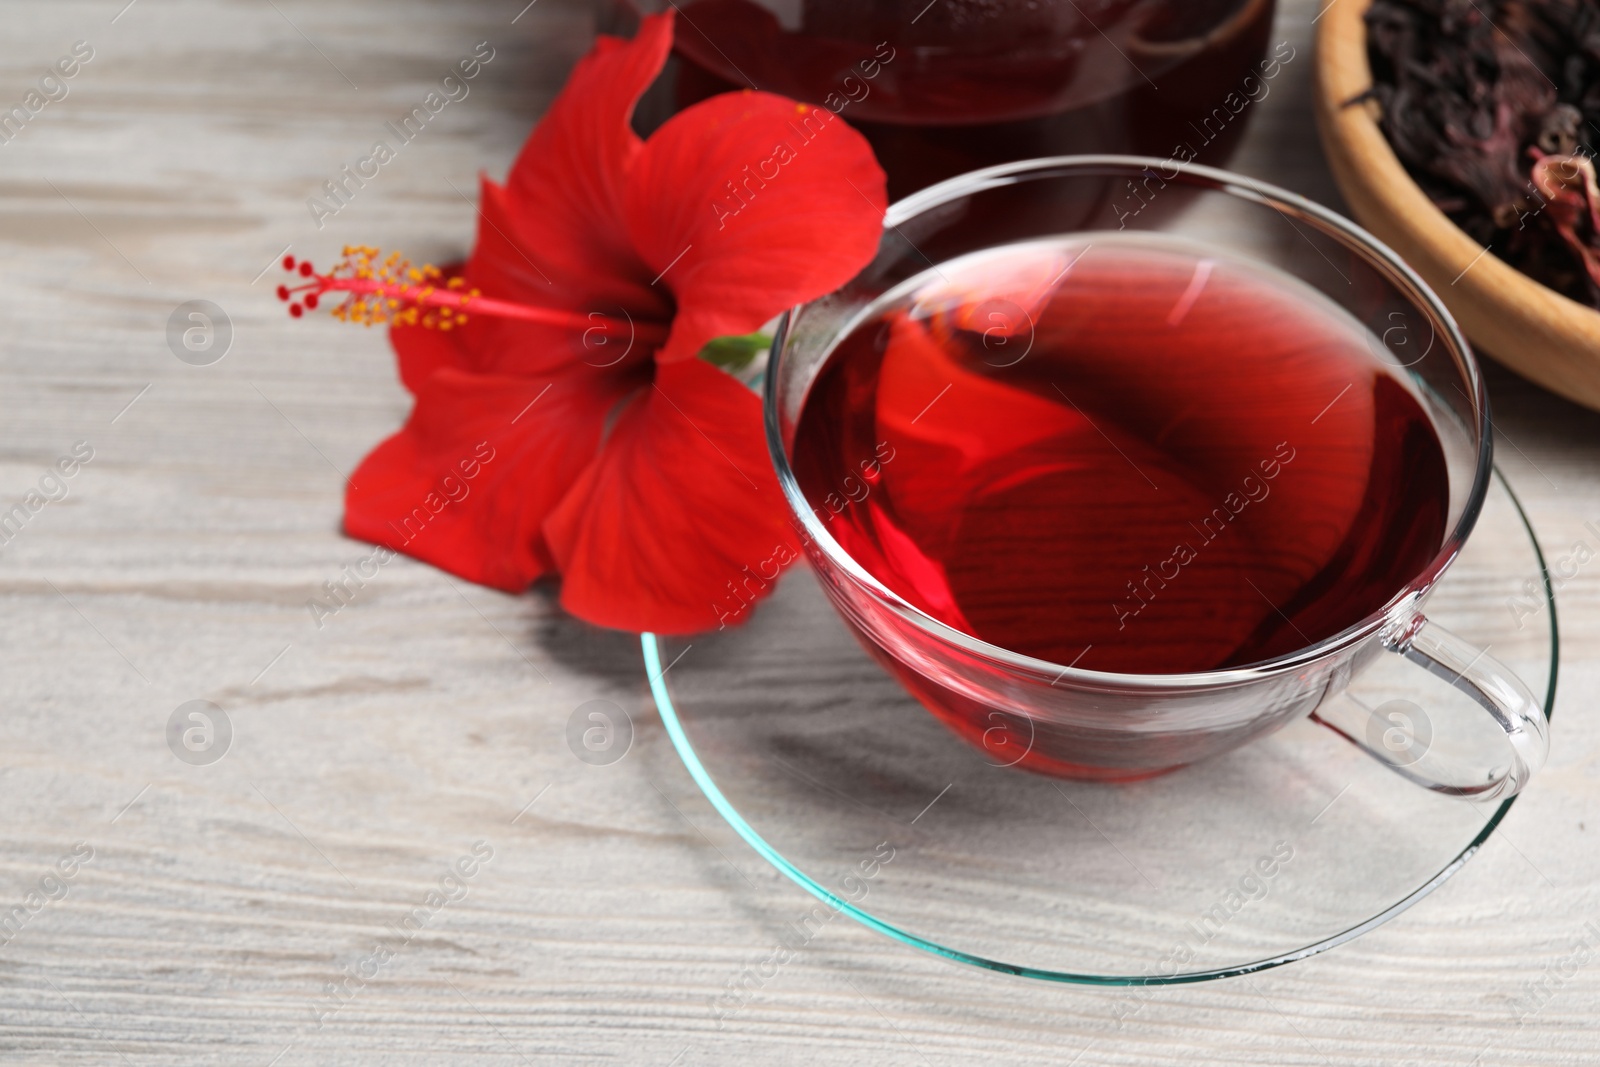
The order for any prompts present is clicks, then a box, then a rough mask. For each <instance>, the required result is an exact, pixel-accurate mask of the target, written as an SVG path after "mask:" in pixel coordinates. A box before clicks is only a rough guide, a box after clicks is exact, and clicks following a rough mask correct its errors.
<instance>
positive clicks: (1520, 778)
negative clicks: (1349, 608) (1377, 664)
mask: <svg viewBox="0 0 1600 1067" xmlns="http://www.w3.org/2000/svg"><path fill="white" fill-rule="evenodd" d="M1383 647H1384V648H1386V649H1387V650H1388V651H1390V652H1393V653H1396V654H1397V655H1400V656H1403V657H1405V658H1406V659H1407V660H1410V661H1411V662H1412V663H1415V664H1416V665H1417V666H1419V667H1421V668H1422V669H1423V670H1425V671H1427V672H1428V673H1429V674H1432V675H1434V676H1435V677H1438V678H1443V679H1444V680H1445V681H1446V682H1448V683H1449V684H1450V685H1452V686H1454V687H1455V688H1457V689H1459V690H1461V691H1462V692H1463V693H1465V694H1466V695H1467V696H1469V697H1471V698H1472V699H1473V700H1474V701H1475V702H1477V703H1478V705H1479V706H1481V707H1482V708H1483V709H1484V710H1485V711H1486V712H1488V713H1489V715H1490V717H1491V718H1493V719H1494V722H1495V725H1496V726H1498V727H1499V728H1500V730H1501V731H1502V732H1503V733H1504V735H1505V752H1506V758H1505V759H1504V760H1503V761H1501V764H1500V765H1499V766H1497V767H1493V768H1464V769H1462V772H1461V774H1460V775H1459V776H1452V777H1453V778H1455V780H1453V781H1451V780H1445V779H1444V778H1441V777H1439V776H1436V775H1434V774H1429V773H1425V772H1423V771H1421V770H1418V769H1417V767H1416V766H1415V764H1416V763H1417V761H1418V759H1420V754H1419V753H1417V752H1416V748H1417V747H1418V746H1417V737H1416V732H1415V729H1414V727H1415V725H1416V724H1414V723H1411V722H1405V721H1402V719H1403V718H1404V713H1403V712H1390V713H1388V715H1386V716H1380V715H1379V714H1378V711H1381V710H1382V709H1381V708H1380V709H1378V711H1372V712H1371V713H1370V714H1371V719H1370V721H1369V722H1368V724H1367V729H1365V730H1364V731H1359V732H1352V731H1351V730H1348V729H1345V728H1344V727H1342V726H1340V725H1339V724H1338V723H1336V722H1333V721H1332V720H1331V719H1329V718H1326V717H1324V716H1322V715H1320V714H1317V713H1313V715H1312V718H1314V719H1315V720H1316V721H1317V722H1319V723H1321V724H1322V725H1324V726H1326V727H1328V728H1329V729H1331V730H1332V731H1333V732H1334V733H1336V734H1338V735H1339V736H1341V737H1343V738H1344V739H1345V740H1346V741H1349V742H1350V743H1351V744H1353V745H1355V746H1356V747H1357V748H1359V749H1361V750H1362V751H1363V752H1365V753H1366V754H1367V755H1369V756H1371V757H1372V758H1373V759H1375V760H1377V761H1378V762H1379V763H1382V764H1383V765H1384V766H1386V767H1388V768H1389V769H1390V770H1392V771H1394V772H1395V773H1396V774H1399V775H1400V776H1401V777H1403V778H1406V779H1408V780H1409V781H1412V782H1415V783H1417V784H1418V785H1420V786H1422V787H1423V788H1425V789H1431V790H1433V791H1434V792H1436V793H1443V794H1446V795H1448V796H1458V797H1470V798H1472V799H1474V800H1497V799H1499V798H1501V797H1509V796H1514V795H1515V794H1516V793H1517V792H1518V791H1519V790H1521V789H1522V788H1523V787H1524V786H1526V785H1527V784H1528V780H1529V779H1530V778H1532V777H1533V775H1534V774H1535V773H1536V772H1537V771H1538V770H1539V769H1540V768H1541V767H1543V766H1544V761H1545V757H1546V756H1547V755H1548V754H1549V752H1550V734H1549V726H1548V723H1547V720H1546V719H1545V715H1544V709H1543V707H1542V706H1541V705H1540V703H1539V701H1538V699H1537V698H1536V697H1534V695H1533V692H1532V691H1531V690H1529V688H1528V687H1527V685H1526V684H1525V683H1524V682H1523V681H1522V679H1520V678H1518V677H1517V676H1516V675H1515V674H1513V673H1512V672H1511V670H1510V668H1508V667H1506V666H1505V664H1503V663H1501V662H1500V661H1499V660H1496V659H1495V658H1493V657H1492V656H1490V655H1489V653H1488V651H1487V650H1482V649H1479V648H1477V647H1475V646H1473V645H1471V644H1469V643H1468V642H1466V641H1463V640H1462V639H1461V638H1459V637H1457V636H1456V635H1455V634H1453V633H1451V632H1450V631H1449V630H1446V629H1445V628H1444V627H1442V626H1440V625H1439V624H1438V623H1436V622H1432V621H1430V620H1429V619H1427V618H1426V617H1425V616H1423V615H1421V614H1418V615H1416V616H1413V617H1412V619H1411V620H1410V621H1409V622H1408V623H1406V624H1405V625H1404V626H1401V627H1399V628H1398V629H1396V630H1394V631H1391V632H1390V633H1389V634H1387V635H1385V636H1384V638H1383ZM1391 738H1394V739H1395V740H1396V741H1397V743H1395V744H1390V743H1389V742H1390V739H1391ZM1422 747H1423V748H1424V749H1426V747H1427V746H1426V745H1425V744H1424V745H1423V746H1422Z"/></svg>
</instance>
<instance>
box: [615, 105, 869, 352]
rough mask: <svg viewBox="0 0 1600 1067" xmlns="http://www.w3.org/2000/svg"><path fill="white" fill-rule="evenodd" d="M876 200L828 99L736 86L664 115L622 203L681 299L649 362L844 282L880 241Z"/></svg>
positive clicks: (859, 151)
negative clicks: (813, 101)
mask: <svg viewBox="0 0 1600 1067" xmlns="http://www.w3.org/2000/svg"><path fill="white" fill-rule="evenodd" d="M886 203H887V198H886V194H885V191H884V176H883V170H882V168H880V167H879V166H878V162H877V160H876V159H874V158H873V155H872V149H871V148H870V147H869V146H868V144H867V142H866V139H865V138H863V137H862V136H861V135H860V134H859V133H857V132H856V131H855V130H852V129H851V128H850V127H849V126H848V125H846V124H845V123H844V121H843V120H841V119H839V118H837V117H836V116H835V115H834V114H833V113H832V112H830V111H828V110H827V109H826V108H812V107H810V106H809V105H805V104H796V103H795V102H794V101H793V100H790V99H788V98H786V97H781V96H773V95H772V94H770V93H758V92H739V93H725V94H723V95H721V96H715V97H712V98H711V99H709V100H706V101H704V102H702V103H699V104H696V105H695V106H693V107H691V108H688V109H687V110H685V111H682V112H680V113H679V114H677V115H675V116H674V117H673V118H671V119H669V120H668V121H667V122H666V124H665V125H663V126H662V127H661V128H660V129H659V130H657V131H656V132H655V133H654V134H653V135H652V136H651V137H650V140H649V141H648V142H646V144H645V146H644V150H643V151H641V152H640V153H638V156H637V157H636V158H635V159H634V161H633V165H632V171H631V173H630V175H629V181H628V187H627V197H626V202H625V209H626V211H627V225H628V232H629V233H630V234H631V235H632V238H633V243H634V246H635V247H636V248H637V249H638V250H639V254H640V255H641V256H643V258H644V260H645V262H646V263H648V264H649V265H650V267H651V273H652V274H660V275H661V277H662V281H663V282H664V283H665V284H666V285H667V286H668V287H670V289H671V290H672V293H673V295H674V296H675V297H676V298H677V302H678V313H677V316H676V318H675V319H674V322H673V326H672V333H671V336H670V337H669V338H668V340H667V344H666V347H665V348H664V349H663V350H662V351H661V352H660V353H659V354H658V355H657V359H660V360H665V361H673V360H679V359H688V358H691V357H693V356H694V355H695V354H696V353H697V352H699V351H700V349H701V347H702V346H704V345H705V343H706V342H707V341H709V340H711V339H712V338H713V337H722V336H726V335H728V334H743V333H749V332H751V331H753V330H756V329H758V328H759V327H760V326H761V325H762V324H763V323H765V322H766V321H767V320H768V319H771V318H772V317H773V316H774V315H776V314H778V313H779V312H780V311H783V310H784V309H785V308H788V307H792V306H793V305H795V304H798V303H801V302H803V301H806V300H811V299H814V298H815V297H819V296H822V295H824V294H826V293H828V292H831V291H832V290H834V289H837V288H838V287H839V286H840V285H843V284H844V283H845V282H847V281H849V280H850V279H851V278H852V277H854V276H855V275H856V273H857V272H859V271H860V270H861V268H862V267H864V266H866V264H867V263H868V262H869V261H870V260H871V259H872V256H873V254H874V253H875V252H876V251H877V248H878V240H879V238H880V236H881V235H882V229H883V213H884V207H885V204H886Z"/></svg>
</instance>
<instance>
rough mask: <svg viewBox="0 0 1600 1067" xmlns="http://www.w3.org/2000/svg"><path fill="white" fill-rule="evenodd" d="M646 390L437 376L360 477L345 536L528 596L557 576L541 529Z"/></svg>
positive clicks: (583, 375)
mask: <svg viewBox="0 0 1600 1067" xmlns="http://www.w3.org/2000/svg"><path fill="white" fill-rule="evenodd" d="M637 385H638V382H637V380H634V381H628V380H626V379H622V380H619V379H617V378H616V377H615V376H609V375H601V374H600V373H598V372H578V373H572V374H565V375H558V376H554V377H546V378H544V379H537V378H532V379H530V378H508V377H501V376H492V375H477V374H469V373H466V372H463V371H460V370H457V369H454V368H448V367H447V368H445V369H443V370H439V371H437V372H436V373H434V374H433V375H432V376H431V377H430V378H428V379H427V381H426V382H424V383H423V384H422V385H421V387H420V388H419V389H418V391H417V404H416V407H415V409H414V410H413V411H412V413H411V418H410V419H409V420H408V421H407V422H406V425H405V427H404V428H402V429H401V430H400V432H399V433H396V434H395V435H394V436H392V437H390V438H389V439H388V440H386V441H384V442H383V443H382V444H380V445H379V446H378V447H377V448H376V449H374V450H373V451H372V453H371V454H370V455H368V456H367V458H366V459H364V460H362V462H361V465H360V466H359V467H358V468H357V469H356V472H355V473H354V474H353V475H351V477H350V485H349V488H348V489H347V490H346V493H345V519H344V525H345V532H346V533H348V534H349V535H350V536H351V537H357V538H360V539H362V540H365V541H371V542H374V543H376V544H381V545H386V546H387V547H389V548H392V549H395V550H397V551H399V552H404V553H405V554H406V555H409V556H412V557H415V558H416V559H420V560H423V561H424V562H427V563H431V564H433V565H434V566H436V567H441V568H443V569H444V570H447V571H449V572H450V573H452V574H455V575H458V576H460V577H462V578H466V579H468V580H470V581H474V582H478V583H481V584H483V585H489V586H494V587H495V588H497V589H504V590H506V591H508V592H518V591H521V590H522V589H524V588H526V587H527V585H528V583H529V582H531V581H532V580H533V579H534V578H536V577H538V576H539V575H540V574H541V573H543V572H544V571H545V570H547V569H548V567H549V560H548V555H547V553H546V551H545V549H544V547H543V545H542V543H541V539H540V534H539V527H540V524H541V523H542V522H543V521H544V518H545V516H546V514H547V513H548V512H549V511H550V509H551V508H552V507H554V506H555V504H556V502H557V501H559V500H560V499H561V497H562V496H563V495H564V494H565V493H566V492H567V491H568V489H569V488H570V487H571V485H572V483H573V481H574V480H575V479H576V478H577V477H578V475H579V473H580V472H581V471H582V470H583V469H584V466H585V465H586V464H587V463H589V462H590V461H591V460H592V459H593V458H594V454H595V450H596V448H598V447H599V443H600V434H601V429H602V427H603V426H604V423H605V418H606V413H607V412H608V411H609V410H610V409H611V408H612V407H613V406H614V405H615V404H616V402H617V401H618V400H619V399H620V398H621V396H622V395H623V394H624V393H625V392H626V391H627V390H629V389H631V388H636V387H637Z"/></svg>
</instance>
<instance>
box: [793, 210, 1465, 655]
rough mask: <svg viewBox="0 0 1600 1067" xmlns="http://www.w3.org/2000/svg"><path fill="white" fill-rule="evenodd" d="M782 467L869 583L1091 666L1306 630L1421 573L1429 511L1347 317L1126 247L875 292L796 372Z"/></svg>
mask: <svg viewBox="0 0 1600 1067" xmlns="http://www.w3.org/2000/svg"><path fill="white" fill-rule="evenodd" d="M1091 240H1092V243H1087V242H1088V241H1091ZM1380 353H1383V356H1382V357H1381V358H1380ZM792 453H793V457H794V468H795V471H796V474H797V477H798V478H799V482H800V485H801V488H802V489H803V491H804V492H805V494H806V497H807V499H808V501H809V502H810V503H811V504H812V505H813V510H814V512H815V513H816V514H817V515H818V516H819V518H821V519H822V520H823V521H824V523H825V525H826V527H827V529H828V530H829V531H830V533H831V534H832V536H833V537H834V538H835V539H836V540H837V541H838V542H839V544H840V546H841V547H842V548H843V549H844V550H845V551H846V552H848V553H849V554H850V555H851V556H852V557H853V558H854V559H855V560H857V561H858V562H859V563H860V564H861V565H862V566H864V567H865V568H866V569H867V570H868V571H870V572H871V573H872V574H873V575H874V576H876V577H877V578H878V579H879V580H880V581H882V582H883V583H884V584H885V585H887V586H888V587H889V588H890V589H892V590H894V591H895V592H896V593H898V594H899V595H900V596H902V597H904V598H905V599H906V600H908V601H910V602H911V603H912V604H914V605H916V606H917V607H918V608H920V609H921V610H923V611H925V612H927V613H928V614H929V615H931V616H933V617H935V618H937V619H939V620H941V621H942V622H945V623H947V624H949V625H950V626H953V627H956V628H957V629H959V630H962V631H965V632H966V633H969V634H972V635H974V636H976V637H978V638H981V639H983V640H985V641H988V642H990V643H992V644H995V645H999V646H1002V647H1004V648H1007V649H1011V650H1013V651H1015V652H1020V653H1023V654H1026V655H1030V656H1035V657H1038V658H1040V659H1044V660H1048V661H1051V662H1054V663H1060V664H1063V665H1076V666H1078V667H1080V668H1083V669H1088V670H1098V671H1111V672H1125V673H1141V674H1168V673H1185V672H1194V671H1208V670H1216V669H1220V668H1227V667H1234V666H1242V665H1245V664H1250V663H1256V662H1259V661H1262V660H1266V659H1270V658H1273V657H1275V656H1279V655H1283V654H1285V653H1289V652H1293V651H1295V650H1297V649H1301V648H1305V647H1307V646H1309V645H1313V644H1315V643H1317V642H1319V641H1321V640H1323V639H1324V638H1327V637H1330V636H1332V635H1334V634H1336V633H1338V632H1339V631H1341V630H1343V629H1345V628H1346V627H1348V626H1350V625H1352V624H1354V623H1356V622H1358V621H1360V620H1361V619H1362V618H1364V617H1365V616H1367V615H1368V614H1370V613H1371V612H1373V611H1375V610H1376V609H1378V608H1379V607H1381V606H1382V605H1383V604H1384V603H1385V602H1386V601H1387V600H1388V599H1389V598H1390V597H1391V596H1393V595H1394V593H1395V592H1396V591H1398V590H1399V589H1400V588H1401V587H1403V586H1404V585H1405V584H1406V583H1407V582H1408V581H1409V580H1410V579H1411V578H1413V577H1415V576H1416V575H1417V574H1418V573H1420V572H1421V571H1422V569H1423V568H1424V567H1425V566H1426V565H1427V564H1428V563H1429V562H1430V561H1431V560H1432V559H1433V558H1434V556H1435V555H1436V554H1437V552H1438V551H1439V548H1440V546H1441V544H1442V543H1443V538H1444V534H1445V523H1446V516H1447V510H1448V504H1449V479H1448V474H1447V470H1446V463H1445V456H1444V451H1443V449H1442V447H1441V445H1440V442H1439V439H1438V437H1437V435H1436V432H1435V430H1434V427H1433V424H1432V422H1431V421H1430V418H1429V416H1428V414H1427V412H1426V411H1425V409H1424V407H1423V405H1422V403H1421V401H1420V400H1419V398H1418V395H1417V393H1416V392H1415V387H1414V386H1413V384H1412V383H1411V381H1410V379H1409V377H1408V376H1405V375H1404V374H1403V373H1402V372H1400V371H1398V370H1397V369H1396V367H1395V364H1394V361H1393V359H1392V358H1390V357H1388V355H1387V350H1386V349H1384V348H1383V346H1382V343H1381V342H1380V341H1379V340H1378V339H1377V338H1376V337H1375V336H1373V335H1372V334H1371V333H1370V332H1369V331H1368V330H1367V329H1366V328H1365V327H1363V326H1362V325H1361V324H1360V323H1359V322H1358V321H1357V320H1356V319H1355V318H1353V317H1352V316H1351V315H1349V314H1348V313H1347V312H1345V311H1344V310H1342V309H1340V308H1338V307H1337V306H1336V305H1334V304H1333V303H1332V302H1330V301H1329V300H1327V298H1325V297H1323V296H1321V295H1319V294H1318V293H1316V292H1315V291H1314V290H1312V289H1311V288H1309V287H1308V286H1306V285H1304V284H1303V283H1301V282H1299V281H1297V280H1294V279H1291V278H1289V277H1287V276H1285V275H1280V274H1277V273H1275V272H1272V271H1269V270H1267V269H1265V268H1262V267H1258V266H1254V265H1252V264H1249V263H1247V262H1245V261H1243V260H1238V259H1233V258H1227V257H1219V256H1215V255H1208V254H1207V253H1206V252H1205V250H1203V249H1202V248H1200V247H1199V246H1196V245H1191V244H1188V243H1186V242H1183V241H1181V240H1179V239H1177V238H1172V237H1166V236H1155V235H1148V234H1146V235H1130V234H1123V235H1100V234H1096V235H1091V237H1090V238H1085V239H1083V240H1080V239H1076V238H1072V239H1069V238H1061V239H1052V240H1048V241H1041V242H1028V243H1025V244H1016V245H1010V246H1005V247H1001V248H998V249H994V250H990V251H986V252H982V253H978V254H975V255H972V256H968V257H965V258H962V259H958V260H955V261H953V262H951V263H946V264H941V265H940V266H939V267H938V268H937V269H936V270H930V271H928V272H926V273H925V274H922V275H920V276H918V277H916V278H913V279H911V280H910V281H908V282H906V283H905V284H903V285H900V286H898V287H896V288H895V289H894V290H892V291H891V292H890V293H889V294H887V295H886V296H885V297H884V298H882V299H880V300H879V301H878V302H877V303H875V304H874V305H873V306H872V307H871V308H870V309H868V311H867V313H866V314H864V315H863V316H862V317H861V318H860V319H859V320H858V323H857V325H855V326H854V327H853V328H852V329H849V330H848V331H847V332H846V333H845V334H844V336H843V337H842V339H841V340H840V341H839V342H838V343H837V345H836V347H835V348H834V350H833V351H832V352H831V353H830V355H829V356H828V358H827V360H826V361H825V362H824V364H823V365H822V368H821V370H820V372H819V374H818V376H817V378H816V380H815V381H814V383H813V384H812V386H811V388H810V391H809V393H808V394H807V397H806V400H805V403H804V405H803V408H802V410H801V415H800V418H799V421H798V424H797V427H796V431H795V440H794V445H793V450H792Z"/></svg>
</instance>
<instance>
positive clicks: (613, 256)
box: [468, 12, 672, 310]
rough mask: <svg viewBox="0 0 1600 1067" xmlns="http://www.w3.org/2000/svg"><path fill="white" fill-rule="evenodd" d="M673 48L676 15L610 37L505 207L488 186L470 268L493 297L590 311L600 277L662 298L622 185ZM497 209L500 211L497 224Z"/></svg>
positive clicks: (512, 180) (532, 145)
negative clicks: (648, 98)
mask: <svg viewBox="0 0 1600 1067" xmlns="http://www.w3.org/2000/svg"><path fill="white" fill-rule="evenodd" d="M671 46H672V14H671V12H668V13H666V14H663V15H656V16H650V17H647V18H645V19H644V20H643V21H642V23H641V24H640V27H639V32H638V34H637V35H636V36H635V37H634V38H633V39H632V40H629V41H624V40H620V39H618V38H614V37H604V36H602V37H600V38H599V39H598V40H597V41H596V42H595V46H594V48H592V49H591V50H590V51H589V54H588V55H586V56H584V57H583V59H581V60H579V62H578V65H577V67H576V68H575V69H574V70H573V72H572V75H571V77H569V78H568V79H567V84H566V87H565V88H563V89H562V91H561V94H560V95H559V96H558V97H556V99H555V102H554V103H553V104H551V106H550V110H549V111H548V112H547V113H546V114H545V116H544V118H543V119H542V120H541V121H540V122H539V125H538V126H537V128H535V129H534V131H533V134H532V135H531V136H530V137H529V138H528V141H527V143H526V144H525V145H524V146H523V148H522V152H521V153H520V154H519V155H518V156H517V159H516V162H515V163H514V164H513V165H512V167H511V174H510V177H509V179H508V180H507V192H508V194H509V195H508V196H506V197H505V198H504V201H503V203H501V204H500V205H499V207H501V208H502V209H503V210H501V211H499V212H496V211H495V206H494V205H492V204H491V203H490V201H491V199H492V198H491V195H490V193H489V187H488V186H487V183H486V187H485V190H484V193H485V195H484V201H485V203H484V212H485V225H483V226H482V227H480V230H479V249H478V251H475V252H474V254H473V257H472V262H471V265H470V267H469V270H468V274H469V277H470V278H471V279H472V282H473V284H474V285H477V286H478V287H479V288H481V289H482V290H483V291H484V293H485V294H487V295H491V296H497V297H504V298H506V299H512V300H523V301H527V302H531V303H541V304H549V305H552V306H560V307H569V308H575V309H578V310H589V305H591V304H592V303H594V302H595V300H596V299H599V298H600V297H602V296H604V295H606V294H604V293H597V292H595V291H594V290H593V289H592V288H591V286H592V285H593V284H594V283H595V282H596V280H600V281H603V282H605V283H606V289H607V290H610V289H615V288H616V281H617V280H618V279H632V282H633V286H632V288H633V291H634V296H635V297H640V296H642V297H643V299H645V300H646V302H647V303H649V302H654V303H659V301H658V300H655V298H652V297H651V296H650V294H649V291H648V287H649V282H650V279H651V278H653V277H654V276H655V272H654V271H651V270H649V269H648V268H647V267H646V266H645V265H644V264H643V263H642V262H641V261H640V259H639V256H638V255H637V253H635V252H634V250H633V246H632V243H631V242H630V241H629V239H628V234H627V231H626V230H625V229H624V227H623V224H622V200H623V197H622V190H623V187H624V183H625V180H626V175H627V171H628V168H629V166H630V165H631V164H632V161H633V159H634V158H635V156H637V155H638V153H639V151H640V147H641V142H640V140H639V137H638V135H637V134H635V133H634V132H633V129H632V126H631V125H630V122H631V120H632V116H633V109H634V105H635V104H637V103H638V100H639V97H640V96H641V95H642V94H643V93H644V91H645V89H647V88H649V86H650V83H651V82H652V81H654V80H655V78H656V76H657V75H658V74H659V73H660V72H661V68H662V65H663V64H664V63H665V62H666V58H667V51H668V49H670V48H671ZM491 215H497V216H499V217H496V218H494V221H493V222H492V223H490V221H489V218H490V216H491ZM511 217H514V220H515V221H514V222H512V221H510V219H511ZM497 229H498V234H497V232H496V230H497ZM530 267H531V268H532V269H531V270H530V269H529V268H530Z"/></svg>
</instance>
